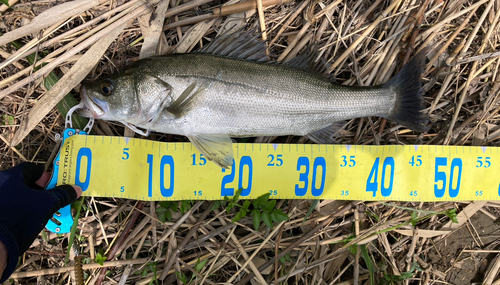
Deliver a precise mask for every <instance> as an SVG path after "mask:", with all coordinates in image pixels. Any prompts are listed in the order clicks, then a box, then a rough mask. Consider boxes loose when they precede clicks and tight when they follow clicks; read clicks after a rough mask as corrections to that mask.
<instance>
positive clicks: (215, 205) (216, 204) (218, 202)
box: [210, 201, 221, 212]
mask: <svg viewBox="0 0 500 285" xmlns="http://www.w3.org/2000/svg"><path fill="white" fill-rule="evenodd" d="M220 203H221V201H215V202H214V203H213V205H212V208H210V212H211V211H213V210H216V209H219V207H220Z"/></svg>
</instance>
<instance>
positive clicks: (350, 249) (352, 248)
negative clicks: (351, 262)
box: [347, 244, 358, 255]
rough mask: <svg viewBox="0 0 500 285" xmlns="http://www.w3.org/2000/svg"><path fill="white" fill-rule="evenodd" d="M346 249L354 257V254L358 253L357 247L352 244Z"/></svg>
mask: <svg viewBox="0 0 500 285" xmlns="http://www.w3.org/2000/svg"><path fill="white" fill-rule="evenodd" d="M347 249H348V250H349V251H350V252H351V253H352V255H356V253H357V252H358V245H357V244H353V245H351V246H348V247H347Z"/></svg>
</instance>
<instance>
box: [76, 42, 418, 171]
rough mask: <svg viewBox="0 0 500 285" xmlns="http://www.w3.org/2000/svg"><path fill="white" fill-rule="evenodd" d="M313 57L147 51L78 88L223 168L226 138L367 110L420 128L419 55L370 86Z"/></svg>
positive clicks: (94, 112)
mask: <svg viewBox="0 0 500 285" xmlns="http://www.w3.org/2000/svg"><path fill="white" fill-rule="evenodd" d="M213 44H214V45H215V44H217V43H213ZM311 58H312V56H311V55H307V54H305V55H303V56H302V57H299V58H298V59H297V60H296V61H295V62H291V63H290V64H278V63H269V62H261V61H256V60H248V59H247V58H241V56H239V57H231V56H227V55H225V54H222V55H221V54H217V53H189V54H173V55H166V56H160V57H152V58H148V59H144V60H141V61H139V62H137V63H136V64H134V65H133V66H131V67H129V68H127V69H126V70H125V71H124V72H123V73H120V74H118V75H115V76H111V77H110V78H106V79H104V80H101V81H98V82H96V83H95V84H91V85H88V86H84V87H82V97H83V100H84V101H85V103H86V106H87V108H88V110H87V111H83V112H82V114H84V115H87V116H94V117H99V118H102V119H107V120H117V121H121V122H124V123H125V124H127V125H129V126H130V127H132V128H135V129H136V130H137V128H136V127H139V128H142V129H146V130H152V131H156V132H162V133H171V134H178V135H185V136H188V138H189V139H190V141H191V142H193V144H194V145H195V146H196V147H197V148H198V149H199V150H200V151H201V152H202V153H204V154H205V155H206V156H207V157H208V158H209V159H211V160H213V161H214V162H216V163H217V164H218V165H220V166H222V167H228V166H230V165H231V163H232V148H231V140H230V139H229V137H251V136H277V135H308V134H314V133H315V132H318V131H319V132H321V130H322V129H325V128H327V127H328V126H330V125H332V124H333V123H335V122H338V121H343V120H347V119H352V118H358V117H366V116H380V117H385V118H389V119H392V120H395V121H397V122H400V123H402V124H405V125H407V126H408V127H410V128H413V129H416V130H423V129H425V127H424V126H423V123H425V122H426V118H425V116H424V115H423V114H422V113H420V110H421V108H422V96H421V94H420V93H421V92H420V89H421V88H420V78H419V76H420V74H421V70H422V66H421V65H422V64H421V62H422V61H423V60H422V56H417V57H416V59H414V60H412V61H411V62H410V63H409V64H408V65H407V66H406V67H405V68H403V70H402V71H401V72H400V73H399V74H398V75H397V76H396V77H395V78H393V79H391V81H389V82H388V83H386V84H384V85H380V86H375V87H348V86H342V85H337V84H334V83H332V82H331V81H330V80H328V79H327V78H326V77H325V76H322V75H321V74H320V72H319V71H320V68H318V65H317V64H313V63H312V62H311V63H310V65H309V68H308V67H307V65H305V66H306V68H303V66H304V65H303V63H301V62H300V60H310V59H311ZM314 68H316V69H317V71H318V72H314V70H311V69H314ZM408 80H409V82H407V81H408ZM108 92H109V94H108Z"/></svg>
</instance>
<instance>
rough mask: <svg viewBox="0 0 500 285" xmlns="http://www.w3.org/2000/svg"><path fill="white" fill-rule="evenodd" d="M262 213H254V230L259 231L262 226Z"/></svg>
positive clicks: (256, 211) (255, 211)
mask: <svg viewBox="0 0 500 285" xmlns="http://www.w3.org/2000/svg"><path fill="white" fill-rule="evenodd" d="M260 215H261V214H260V212H259V211H258V210H257V209H254V210H253V211H252V220H253V228H254V229H255V230H256V231H258V230H259V226H260Z"/></svg>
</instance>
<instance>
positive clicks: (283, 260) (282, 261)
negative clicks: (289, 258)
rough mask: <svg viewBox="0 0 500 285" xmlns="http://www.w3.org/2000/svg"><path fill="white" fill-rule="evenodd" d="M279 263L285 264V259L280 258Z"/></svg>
mask: <svg viewBox="0 0 500 285" xmlns="http://www.w3.org/2000/svg"><path fill="white" fill-rule="evenodd" d="M280 262H281V263H283V264H285V262H286V259H285V257H284V256H283V257H281V258H280Z"/></svg>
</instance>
